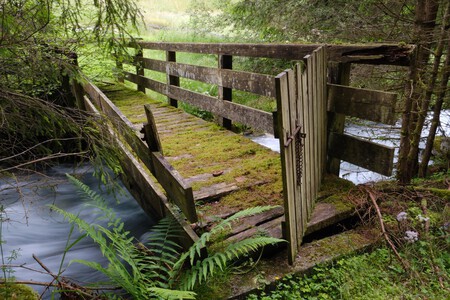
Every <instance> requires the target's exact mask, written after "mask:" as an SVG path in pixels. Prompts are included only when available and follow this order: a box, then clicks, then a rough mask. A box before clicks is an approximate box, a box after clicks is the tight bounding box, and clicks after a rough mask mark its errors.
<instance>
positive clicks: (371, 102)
mask: <svg viewBox="0 0 450 300" xmlns="http://www.w3.org/2000/svg"><path fill="white" fill-rule="evenodd" d="M328 97H329V102H330V103H332V107H330V111H332V112H335V113H339V114H344V115H347V116H352V117H357V118H360V119H365V120H370V121H374V122H379V123H384V124H389V125H394V124H395V122H396V120H397V118H396V116H395V103H396V100H397V94H396V93H388V92H382V91H374V90H369V89H360V88H354V87H348V86H342V85H336V84H329V85H328Z"/></svg>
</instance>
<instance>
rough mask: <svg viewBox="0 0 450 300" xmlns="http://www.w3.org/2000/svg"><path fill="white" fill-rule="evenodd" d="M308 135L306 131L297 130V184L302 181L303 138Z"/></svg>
mask: <svg viewBox="0 0 450 300" xmlns="http://www.w3.org/2000/svg"><path fill="white" fill-rule="evenodd" d="M305 137H306V134H305V133H302V132H300V130H299V131H298V132H297V134H296V136H295V168H296V173H297V185H301V183H302V170H303V146H304V143H303V139H304V138H305Z"/></svg>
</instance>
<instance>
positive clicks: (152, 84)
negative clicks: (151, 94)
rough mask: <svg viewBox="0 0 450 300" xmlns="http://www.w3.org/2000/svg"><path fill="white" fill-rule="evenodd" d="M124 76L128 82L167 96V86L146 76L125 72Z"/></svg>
mask: <svg viewBox="0 0 450 300" xmlns="http://www.w3.org/2000/svg"><path fill="white" fill-rule="evenodd" d="M124 76H125V79H126V80H128V81H131V82H133V83H135V84H137V85H141V86H144V87H146V88H148V89H151V90H153V91H155V92H157V93H160V94H163V95H166V94H167V85H166V84H165V83H162V82H160V81H156V80H153V79H150V78H147V77H144V76H139V75H136V74H133V73H130V72H124Z"/></svg>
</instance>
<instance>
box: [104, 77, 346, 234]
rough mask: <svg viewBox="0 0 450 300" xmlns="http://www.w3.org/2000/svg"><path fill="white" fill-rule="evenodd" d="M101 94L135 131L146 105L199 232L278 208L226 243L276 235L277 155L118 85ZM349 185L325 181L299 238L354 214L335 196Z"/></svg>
mask: <svg viewBox="0 0 450 300" xmlns="http://www.w3.org/2000/svg"><path fill="white" fill-rule="evenodd" d="M102 91H103V92H104V93H105V95H106V96H107V97H108V98H109V99H110V100H111V101H112V102H113V103H114V104H115V105H116V106H117V107H118V108H119V109H120V110H121V111H122V113H124V114H125V115H126V116H127V118H128V119H129V120H130V121H131V122H132V123H133V124H134V126H135V130H136V131H139V130H140V129H141V128H142V125H143V123H144V122H146V121H147V119H146V115H145V110H144V105H145V104H149V105H150V107H151V110H152V112H153V115H154V119H155V122H156V127H157V130H158V132H159V137H160V140H161V144H162V150H163V153H164V156H165V158H166V159H167V160H168V161H169V162H170V163H171V164H172V166H173V167H174V168H175V169H176V170H177V171H178V172H179V173H180V174H181V176H183V178H184V179H185V180H186V181H187V182H188V183H190V184H191V186H192V189H193V194H194V200H195V204H196V210H197V214H198V217H199V221H200V222H199V224H198V225H199V226H200V227H201V228H209V227H210V226H212V225H213V223H214V222H215V221H217V219H218V218H226V217H228V216H229V215H232V214H234V213H235V212H237V211H239V210H242V209H244V208H247V207H254V206H257V205H280V207H277V208H275V209H273V210H271V211H268V212H266V213H263V214H260V215H257V216H254V217H249V218H246V219H245V220H242V221H241V222H240V223H238V224H235V226H234V227H233V229H232V230H231V232H230V237H229V239H231V240H233V239H243V238H245V237H248V236H250V235H252V234H254V233H256V232H260V231H265V232H266V233H267V234H269V235H271V236H273V237H278V238H281V237H282V228H281V222H282V221H283V220H284V209H283V195H282V190H283V183H282V176H281V165H280V156H279V154H278V153H276V152H273V151H271V150H270V149H268V148H266V147H264V146H261V145H259V144H257V143H255V142H253V141H251V140H250V139H248V138H246V137H244V136H243V135H240V134H236V133H233V132H230V131H228V130H225V129H223V128H221V127H219V126H218V125H216V124H214V123H211V122H207V121H204V120H202V119H200V118H198V117H195V116H193V115H191V114H188V113H186V112H184V111H183V110H181V109H178V108H174V107H172V106H169V105H168V104H166V103H162V102H160V101H156V100H153V99H151V98H150V97H149V96H147V95H145V94H143V93H141V92H138V91H135V90H132V89H129V88H126V87H125V86H123V85H108V86H103V87H102ZM352 186H353V184H351V183H350V182H348V181H346V180H343V179H339V178H336V177H328V176H327V177H325V180H324V182H323V184H322V187H323V191H322V192H321V193H320V194H319V199H318V200H319V201H318V202H317V203H316V205H315V209H314V211H313V214H312V216H311V219H310V221H309V222H308V226H307V230H306V233H305V236H307V235H309V234H312V233H314V232H317V231H319V230H321V229H323V228H325V227H328V226H332V224H334V223H338V222H340V221H342V220H344V219H346V218H348V217H349V216H351V215H352V214H353V213H354V207H353V205H352V204H350V203H348V200H345V199H343V198H342V197H340V196H339V195H342V193H343V194H346V193H347V191H348V190H349V189H350V188H351V187H352ZM344 198H345V197H344Z"/></svg>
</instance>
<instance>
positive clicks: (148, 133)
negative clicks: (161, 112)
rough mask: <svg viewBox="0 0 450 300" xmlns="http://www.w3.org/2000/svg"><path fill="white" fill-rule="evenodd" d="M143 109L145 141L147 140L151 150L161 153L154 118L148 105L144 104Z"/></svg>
mask: <svg viewBox="0 0 450 300" xmlns="http://www.w3.org/2000/svg"><path fill="white" fill-rule="evenodd" d="M144 109H145V115H146V116H147V124H145V125H144V133H145V141H146V142H147V145H148V148H149V149H150V151H151V152H159V153H161V154H163V151H162V146H161V141H160V139H159V134H158V130H157V128H156V122H155V118H154V117H153V113H152V110H151V108H150V105H149V104H145V105H144Z"/></svg>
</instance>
